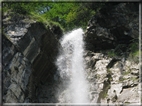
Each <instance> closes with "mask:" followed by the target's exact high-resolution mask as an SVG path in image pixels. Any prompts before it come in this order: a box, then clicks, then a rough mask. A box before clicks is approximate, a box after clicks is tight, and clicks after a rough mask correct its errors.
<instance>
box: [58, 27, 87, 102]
mask: <svg viewBox="0 0 142 106" xmlns="http://www.w3.org/2000/svg"><path fill="white" fill-rule="evenodd" d="M83 33H84V32H83V30H82V29H81V28H79V29H76V30H73V31H72V32H70V33H68V34H65V35H64V36H63V38H62V39H61V41H60V43H61V46H62V49H61V53H60V55H59V56H58V58H57V62H56V64H57V66H58V71H59V74H60V77H61V79H62V82H63V83H62V87H63V88H62V89H64V90H62V93H61V94H60V95H59V101H60V102H64V103H89V98H88V82H87V80H86V77H85V76H86V72H85V64H84V59H83V52H84V49H83V46H84V42H83Z"/></svg>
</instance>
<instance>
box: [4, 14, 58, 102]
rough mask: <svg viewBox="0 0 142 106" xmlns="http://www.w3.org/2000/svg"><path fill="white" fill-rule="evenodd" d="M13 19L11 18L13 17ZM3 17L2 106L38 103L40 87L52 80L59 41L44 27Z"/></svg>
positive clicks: (19, 16)
mask: <svg viewBox="0 0 142 106" xmlns="http://www.w3.org/2000/svg"><path fill="white" fill-rule="evenodd" d="M12 16H13V15H12ZM7 18H8V15H4V17H3V29H4V30H3V36H2V69H3V71H2V77H3V102H4V103H12V102H15V103H17V102H18V103H23V102H26V103H27V102H38V100H37V97H38V95H37V93H38V91H37V89H39V84H44V83H47V82H48V81H49V80H52V79H53V75H54V73H55V72H56V66H55V65H54V61H55V58H56V56H57V54H58V46H59V43H58V40H57V39H56V37H55V36H54V34H53V33H52V31H51V30H50V29H46V28H45V27H44V25H43V24H41V23H38V22H35V21H33V20H30V19H28V18H27V17H24V16H21V15H17V16H16V17H15V18H14V16H13V17H12V18H11V19H7Z"/></svg>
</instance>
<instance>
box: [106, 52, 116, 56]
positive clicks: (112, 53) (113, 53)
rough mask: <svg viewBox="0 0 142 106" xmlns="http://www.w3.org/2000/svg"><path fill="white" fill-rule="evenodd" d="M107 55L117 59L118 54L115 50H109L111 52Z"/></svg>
mask: <svg viewBox="0 0 142 106" xmlns="http://www.w3.org/2000/svg"><path fill="white" fill-rule="evenodd" d="M107 55H108V56H109V57H115V56H116V53H115V52H114V50H109V51H108V52H107Z"/></svg>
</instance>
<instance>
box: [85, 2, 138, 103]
mask: <svg viewBox="0 0 142 106" xmlns="http://www.w3.org/2000/svg"><path fill="white" fill-rule="evenodd" d="M138 8H139V7H138V3H105V4H104V5H103V6H102V8H101V9H100V11H99V12H98V13H96V15H94V16H93V17H92V19H91V20H90V21H89V23H88V27H87V30H86V33H85V36H84V40H85V42H86V54H85V60H86V62H87V72H88V77H87V79H88V80H89V82H90V99H91V102H92V103H96V102H97V103H104V104H109V103H113V104H121V103H124V104H135V103H140V102H141V101H140V91H139V90H140V88H139V87H140V83H139V77H140V76H139V60H138V57H135V58H136V60H133V59H132V57H129V54H130V53H131V50H132V48H131V46H130V45H131V43H135V44H136V43H137V42H138V35H139V31H138V28H139V26H138V24H139V23H138V22H139V20H138V16H139V14H138ZM134 41H135V42H134ZM135 49H137V50H138V46H136V48H135ZM110 53H112V54H111V55H110Z"/></svg>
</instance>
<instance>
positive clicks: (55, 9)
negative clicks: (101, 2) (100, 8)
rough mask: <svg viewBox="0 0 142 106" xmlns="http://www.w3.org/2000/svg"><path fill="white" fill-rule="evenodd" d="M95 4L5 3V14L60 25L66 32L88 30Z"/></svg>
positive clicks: (51, 2)
mask: <svg viewBox="0 0 142 106" xmlns="http://www.w3.org/2000/svg"><path fill="white" fill-rule="evenodd" d="M95 5H96V4H94V3H81V2H57V1H56V0H54V2H53V1H50V2H3V3H2V7H3V12H6V11H8V10H11V11H13V12H15V13H19V14H24V15H30V16H32V18H34V19H36V20H37V21H40V22H44V23H47V24H49V23H50V22H56V23H59V24H60V26H62V27H63V28H64V29H65V30H66V31H68V30H72V29H74V28H76V27H82V28H86V26H87V22H88V20H89V19H90V18H91V17H92V15H94V14H95V8H94V6H95Z"/></svg>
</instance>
